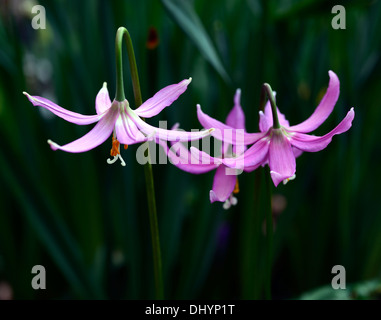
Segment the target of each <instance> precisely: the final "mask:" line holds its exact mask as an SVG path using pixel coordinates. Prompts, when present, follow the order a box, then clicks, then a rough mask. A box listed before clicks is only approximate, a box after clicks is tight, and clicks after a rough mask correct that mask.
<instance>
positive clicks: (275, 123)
mask: <svg viewBox="0 0 381 320" xmlns="http://www.w3.org/2000/svg"><path fill="white" fill-rule="evenodd" d="M266 94H267V96H268V98H269V100H270V104H271V111H272V113H273V128H274V129H279V128H280V124H279V119H278V112H277V109H276V103H275V97H274V94H273V90H272V89H271V87H270V85H269V84H268V83H264V84H263V85H262V91H261V106H260V108H261V110H262V109H263V107H264V103H266V99H265V97H266Z"/></svg>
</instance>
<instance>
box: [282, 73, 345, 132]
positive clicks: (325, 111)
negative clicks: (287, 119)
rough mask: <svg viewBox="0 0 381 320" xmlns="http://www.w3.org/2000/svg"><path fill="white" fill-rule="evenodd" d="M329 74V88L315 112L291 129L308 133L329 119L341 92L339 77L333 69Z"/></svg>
mask: <svg viewBox="0 0 381 320" xmlns="http://www.w3.org/2000/svg"><path fill="white" fill-rule="evenodd" d="M328 74H329V85H328V89H327V92H326V93H325V95H324V97H323V99H322V100H321V101H320V103H319V105H318V107H317V108H316V109H315V111H314V112H313V114H312V115H311V116H310V117H309V118H308V119H307V120H305V121H303V122H302V123H299V124H297V125H295V126H291V127H290V128H289V129H290V130H292V131H298V132H303V133H308V132H311V131H313V130H315V129H316V128H318V127H319V126H320V125H321V124H322V123H323V122H324V121H325V120H327V118H328V116H329V115H330V114H331V112H332V110H333V108H334V106H335V104H336V102H337V99H338V98H339V94H340V81H339V78H338V77H337V75H336V74H335V73H334V72H333V71H329V72H328Z"/></svg>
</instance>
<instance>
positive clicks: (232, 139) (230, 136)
mask: <svg viewBox="0 0 381 320" xmlns="http://www.w3.org/2000/svg"><path fill="white" fill-rule="evenodd" d="M197 117H198V120H199V121H200V123H201V125H202V126H203V127H204V128H215V130H214V131H213V132H212V136H213V137H215V138H216V139H218V140H221V141H224V142H225V143H230V144H241V145H248V144H252V143H255V142H256V141H258V140H259V139H261V138H263V137H264V136H265V133H245V132H244V130H243V129H238V130H235V129H234V128H232V127H230V126H228V125H226V124H224V123H222V122H220V121H218V120H216V119H213V118H211V117H209V116H208V115H207V114H205V113H203V112H202V110H201V106H200V105H199V104H198V105H197Z"/></svg>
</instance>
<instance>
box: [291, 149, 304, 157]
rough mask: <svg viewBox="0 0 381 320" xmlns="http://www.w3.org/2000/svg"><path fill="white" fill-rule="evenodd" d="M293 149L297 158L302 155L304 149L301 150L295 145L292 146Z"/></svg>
mask: <svg viewBox="0 0 381 320" xmlns="http://www.w3.org/2000/svg"><path fill="white" fill-rule="evenodd" d="M292 151H293V152H294V156H295V159H296V158H297V157H300V156H301V155H302V153H303V151H302V150H300V149H298V148H295V147H294V146H293V147H292Z"/></svg>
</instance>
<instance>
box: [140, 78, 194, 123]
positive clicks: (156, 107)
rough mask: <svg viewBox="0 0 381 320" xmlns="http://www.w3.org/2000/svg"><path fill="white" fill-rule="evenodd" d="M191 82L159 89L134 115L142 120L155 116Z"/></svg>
mask: <svg viewBox="0 0 381 320" xmlns="http://www.w3.org/2000/svg"><path fill="white" fill-rule="evenodd" d="M191 81H192V78H189V79H185V80H183V81H181V82H179V83H177V84H172V85H169V86H167V87H165V88H163V89H161V90H160V91H159V92H157V93H156V94H155V95H154V96H153V97H152V98H150V99H148V100H147V101H145V102H144V103H143V104H142V105H141V106H140V107H139V108H137V109H136V110H134V111H135V113H136V114H137V115H138V116H140V117H143V118H150V117H153V116H156V115H157V114H158V113H160V111H161V110H163V109H164V108H165V107H168V106H169V105H171V104H172V103H173V101H175V100H176V99H177V98H178V97H179V96H180V95H181V94H183V93H184V91H185V90H186V89H187V87H188V84H189V83H190V82H191Z"/></svg>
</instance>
